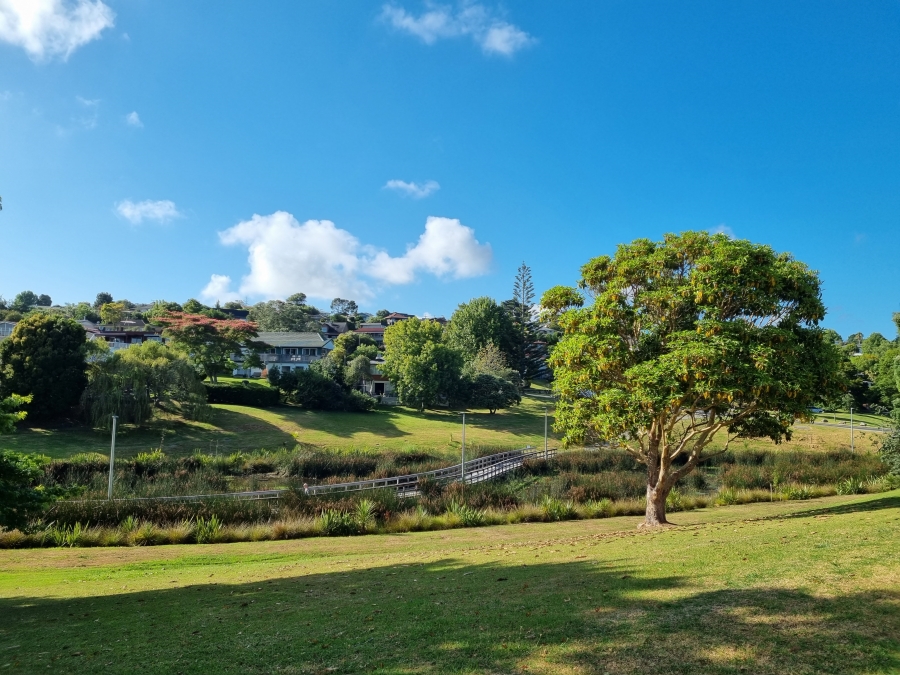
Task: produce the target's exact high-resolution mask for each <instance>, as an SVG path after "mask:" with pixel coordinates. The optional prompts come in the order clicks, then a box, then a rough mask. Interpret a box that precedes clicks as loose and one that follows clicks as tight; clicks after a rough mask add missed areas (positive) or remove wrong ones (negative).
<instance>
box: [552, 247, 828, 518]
mask: <svg viewBox="0 0 900 675" xmlns="http://www.w3.org/2000/svg"><path fill="white" fill-rule="evenodd" d="M585 295H587V297H588V299H590V298H592V299H593V302H592V303H590V304H588V305H587V306H585ZM541 304H542V306H543V308H544V310H545V312H547V313H548V314H554V315H556V316H557V317H558V320H559V325H560V326H561V328H562V329H563V331H564V334H563V337H562V338H561V339H560V341H559V343H558V344H557V345H556V346H555V347H554V348H553V350H552V353H551V356H550V364H551V366H552V367H553V369H554V374H555V377H556V380H555V382H554V389H555V391H556V393H557V394H558V396H559V403H558V407H557V414H556V423H555V425H554V427H555V428H556V429H557V430H558V431H560V432H562V434H563V438H564V442H565V443H567V444H571V443H579V444H580V443H587V442H596V441H600V440H609V441H614V442H616V443H618V444H620V445H621V446H622V447H623V448H624V449H625V450H627V451H628V452H629V453H630V454H632V455H633V456H634V457H635V459H636V460H637V461H639V462H641V463H643V464H645V465H646V467H647V512H646V523H647V524H651V525H652V524H660V523H665V522H666V514H665V503H666V497H667V496H668V494H669V492H670V491H671V489H672V487H673V486H674V485H675V483H676V482H677V481H678V480H679V479H680V478H682V477H683V476H685V475H687V474H688V473H689V472H690V471H692V470H693V469H694V468H695V467H696V466H697V464H698V463H699V462H700V461H701V460H702V459H703V458H704V457H707V456H709V451H708V448H709V444H710V442H711V441H712V440H713V438H714V437H715V436H716V434H717V433H718V432H720V431H721V432H723V433H725V434H726V442H725V443H724V447H726V448H727V447H728V443H729V442H731V440H732V439H734V438H736V437H743V438H756V437H767V438H771V439H772V440H773V441H775V442H780V441H781V440H783V439H786V438H790V434H791V425H792V423H793V422H794V421H795V420H796V419H805V418H807V417H808V416H809V412H808V408H809V407H810V406H811V405H814V404H815V403H816V402H817V401H819V400H822V399H823V398H828V397H833V396H835V395H836V394H837V392H838V391H839V389H840V386H841V376H840V372H839V362H840V354H839V353H838V349H837V347H835V346H834V344H832V343H830V342H829V341H828V339H827V337H826V335H825V333H824V331H823V330H821V329H820V328H819V327H818V322H819V321H821V319H822V318H823V317H824V315H825V307H824V305H823V304H822V300H821V295H820V288H819V279H818V276H817V274H816V273H815V272H813V271H812V270H810V269H809V268H808V267H807V266H806V265H804V264H803V263H801V262H799V261H797V260H794V259H793V258H792V257H791V256H790V255H789V254H786V253H776V252H775V251H773V250H772V249H771V248H770V247H768V246H762V245H757V244H753V243H751V242H749V241H743V240H731V239H729V238H728V237H726V236H725V235H721V234H720V235H711V234H709V233H706V232H685V233H683V234H681V235H673V234H669V235H666V236H665V238H664V240H663V241H660V242H653V241H650V240H647V239H638V240H635V241H634V242H632V243H631V244H627V245H620V246H619V247H618V250H617V251H616V254H615V256H614V257H609V256H600V257H597V258H594V259H592V260H590V261H589V262H588V263H587V264H586V265H584V266H583V267H582V269H581V279H580V281H579V283H578V288H567V287H556V288H553V289H551V290H549V291H547V292H546V293H545V294H544V296H543V298H542V302H541Z"/></svg>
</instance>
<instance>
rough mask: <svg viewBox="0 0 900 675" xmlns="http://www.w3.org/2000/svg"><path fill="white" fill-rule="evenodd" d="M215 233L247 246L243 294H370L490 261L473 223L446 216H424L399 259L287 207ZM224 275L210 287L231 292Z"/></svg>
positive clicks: (472, 271)
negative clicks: (420, 230) (300, 216)
mask: <svg viewBox="0 0 900 675" xmlns="http://www.w3.org/2000/svg"><path fill="white" fill-rule="evenodd" d="M219 239H220V240H221V242H222V243H223V244H225V245H227V246H235V245H241V246H246V247H247V250H248V253H249V257H248V262H249V263H250V272H249V274H247V275H246V276H245V277H244V278H243V279H242V280H241V284H240V289H239V295H240V296H241V297H246V296H262V297H268V298H278V297H280V298H283V297H286V296H288V295H290V294H291V293H297V292H303V293H306V294H307V295H308V296H310V297H314V298H322V299H331V298H335V297H344V298H348V297H349V298H355V299H357V300H367V299H370V298H372V297H373V296H374V288H375V287H377V286H380V285H386V284H406V283H410V282H412V281H413V280H414V279H415V278H416V274H417V273H418V272H420V271H422V272H427V273H430V274H434V275H435V276H438V277H444V278H446V277H449V278H463V277H472V276H478V275H481V274H485V273H486V272H488V270H489V269H490V266H491V262H492V260H493V253H492V251H491V247H490V245H489V244H481V243H479V242H478V241H477V240H476V239H475V233H474V231H473V230H472V229H471V228H468V227H466V226H464V225H462V224H461V223H460V222H459V221H458V220H455V219H451V218H435V217H430V218H428V221H427V222H426V224H425V232H424V234H422V235H421V236H420V237H419V241H418V242H417V243H416V244H415V245H411V246H410V247H408V249H407V251H406V253H405V254H404V255H402V256H400V257H391V256H390V255H388V254H387V253H386V252H384V251H379V250H377V249H375V248H373V247H371V246H366V245H363V244H361V243H360V241H359V240H358V239H357V238H356V237H355V236H353V235H352V234H350V233H349V232H347V231H346V230H342V229H340V228H338V227H336V226H335V224H334V223H332V222H331V221H328V220H308V221H306V222H305V223H300V222H299V221H297V219H296V218H294V216H292V215H291V214H290V213H286V212H284V211H278V212H276V213H273V214H271V215H268V216H260V215H254V216H253V217H252V218H251V219H250V220H246V221H243V222H241V223H238V224H237V225H235V226H234V227H230V228H228V229H227V230H224V231H222V232H220V233H219ZM224 278H225V277H222V276H219V275H213V279H212V280H211V281H210V285H209V286H207V289H209V288H210V287H212V288H213V289H214V290H215V291H216V293H218V294H220V295H221V294H224V293H233V291H230V290H229V286H228V285H222V284H223V282H222V279H224ZM229 281H230V280H229ZM236 295H238V294H236ZM221 297H224V295H221Z"/></svg>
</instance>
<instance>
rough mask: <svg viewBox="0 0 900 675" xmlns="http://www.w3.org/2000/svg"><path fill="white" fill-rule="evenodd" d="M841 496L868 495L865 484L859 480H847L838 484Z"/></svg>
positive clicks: (838, 491)
mask: <svg viewBox="0 0 900 675" xmlns="http://www.w3.org/2000/svg"><path fill="white" fill-rule="evenodd" d="M837 493H838V494H839V495H861V494H865V493H866V484H865V482H863V481H861V480H859V479H858V478H845V479H844V480H842V481H841V482H840V483H838V484H837Z"/></svg>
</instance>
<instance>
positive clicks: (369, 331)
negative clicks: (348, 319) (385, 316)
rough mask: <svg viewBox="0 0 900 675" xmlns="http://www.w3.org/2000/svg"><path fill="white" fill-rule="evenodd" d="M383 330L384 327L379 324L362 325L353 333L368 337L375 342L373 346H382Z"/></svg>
mask: <svg viewBox="0 0 900 675" xmlns="http://www.w3.org/2000/svg"><path fill="white" fill-rule="evenodd" d="M384 328H385V327H384V326H383V325H381V324H380V323H363V324H360V325H359V328H357V329H356V330H354V331H353V332H354V333H359V334H361V335H368V336H369V337H370V338H372V339H373V340H375V344H377V345H379V346H381V345H383V344H384Z"/></svg>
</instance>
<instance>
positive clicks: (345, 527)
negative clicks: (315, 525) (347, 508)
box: [319, 509, 359, 537]
mask: <svg viewBox="0 0 900 675" xmlns="http://www.w3.org/2000/svg"><path fill="white" fill-rule="evenodd" d="M319 527H320V528H321V530H322V534H324V535H325V536H327V537H344V536H348V535H351V534H359V525H358V524H357V522H356V518H355V517H354V514H352V513H344V512H343V511H338V510H337V509H328V510H327V511H324V512H323V513H322V515H321V516H319Z"/></svg>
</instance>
